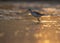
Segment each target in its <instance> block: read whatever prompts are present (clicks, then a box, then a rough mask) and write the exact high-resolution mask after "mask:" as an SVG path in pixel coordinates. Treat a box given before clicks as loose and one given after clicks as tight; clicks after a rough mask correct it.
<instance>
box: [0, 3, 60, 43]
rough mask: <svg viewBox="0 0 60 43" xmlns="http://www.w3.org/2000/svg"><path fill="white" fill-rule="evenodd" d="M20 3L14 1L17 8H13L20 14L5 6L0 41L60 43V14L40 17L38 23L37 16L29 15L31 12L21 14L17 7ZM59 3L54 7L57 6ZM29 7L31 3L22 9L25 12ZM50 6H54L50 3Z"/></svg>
mask: <svg viewBox="0 0 60 43" xmlns="http://www.w3.org/2000/svg"><path fill="white" fill-rule="evenodd" d="M19 4H20V3H17V4H16V3H14V4H13V5H14V6H15V8H14V9H13V10H12V11H16V12H18V14H16V12H12V13H10V12H8V10H7V9H5V8H4V9H3V11H2V10H1V11H2V12H3V13H1V16H0V43H60V16H56V15H54V16H51V14H49V16H42V17H41V18H40V20H41V23H40V24H37V20H36V18H35V17H33V16H31V15H28V14H29V13H27V14H21V12H19V11H20V10H19V9H17V8H19V7H18V6H19ZM43 4H44V3H43ZM47 4H48V3H47ZM3 5H4V4H3ZM16 5H17V6H16ZM22 5H23V4H21V5H20V6H22ZM37 5H38V4H37ZM39 5H41V3H39ZM57 5H58V4H57ZM57 5H54V6H55V7H54V6H53V7H54V8H56V7H57ZM23 6H24V5H23ZM25 6H26V4H25ZM32 6H33V5H32ZM27 7H28V8H29V5H28V6H26V7H24V10H23V9H22V10H21V11H23V12H25V10H26V8H27ZM39 7H40V6H39ZM39 7H37V8H39ZM43 7H44V5H43ZM49 7H52V5H50V6H49V4H48V8H49ZM33 8H35V7H33ZM44 8H45V7H44ZM1 9H2V8H1ZM4 10H5V11H6V12H5V13H4ZM9 10H11V9H9ZM35 10H36V9H35ZM38 11H39V10H38ZM6 13H7V14H6Z"/></svg>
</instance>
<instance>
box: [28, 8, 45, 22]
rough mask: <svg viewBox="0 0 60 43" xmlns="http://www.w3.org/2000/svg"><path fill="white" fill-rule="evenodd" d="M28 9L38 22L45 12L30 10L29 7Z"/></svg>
mask: <svg viewBox="0 0 60 43" xmlns="http://www.w3.org/2000/svg"><path fill="white" fill-rule="evenodd" d="M28 11H29V12H30V13H31V15H32V16H34V17H35V18H37V20H38V22H39V23H40V19H39V18H40V17H41V16H44V15H45V14H40V13H39V12H36V11H32V10H31V9H28Z"/></svg>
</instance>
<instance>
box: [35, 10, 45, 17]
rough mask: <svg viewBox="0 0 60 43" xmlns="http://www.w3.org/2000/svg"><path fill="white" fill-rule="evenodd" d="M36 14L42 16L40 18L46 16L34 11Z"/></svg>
mask: <svg viewBox="0 0 60 43" xmlns="http://www.w3.org/2000/svg"><path fill="white" fill-rule="evenodd" d="M34 13H36V14H37V15H40V16H43V15H45V14H41V13H39V12H35V11H34Z"/></svg>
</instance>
